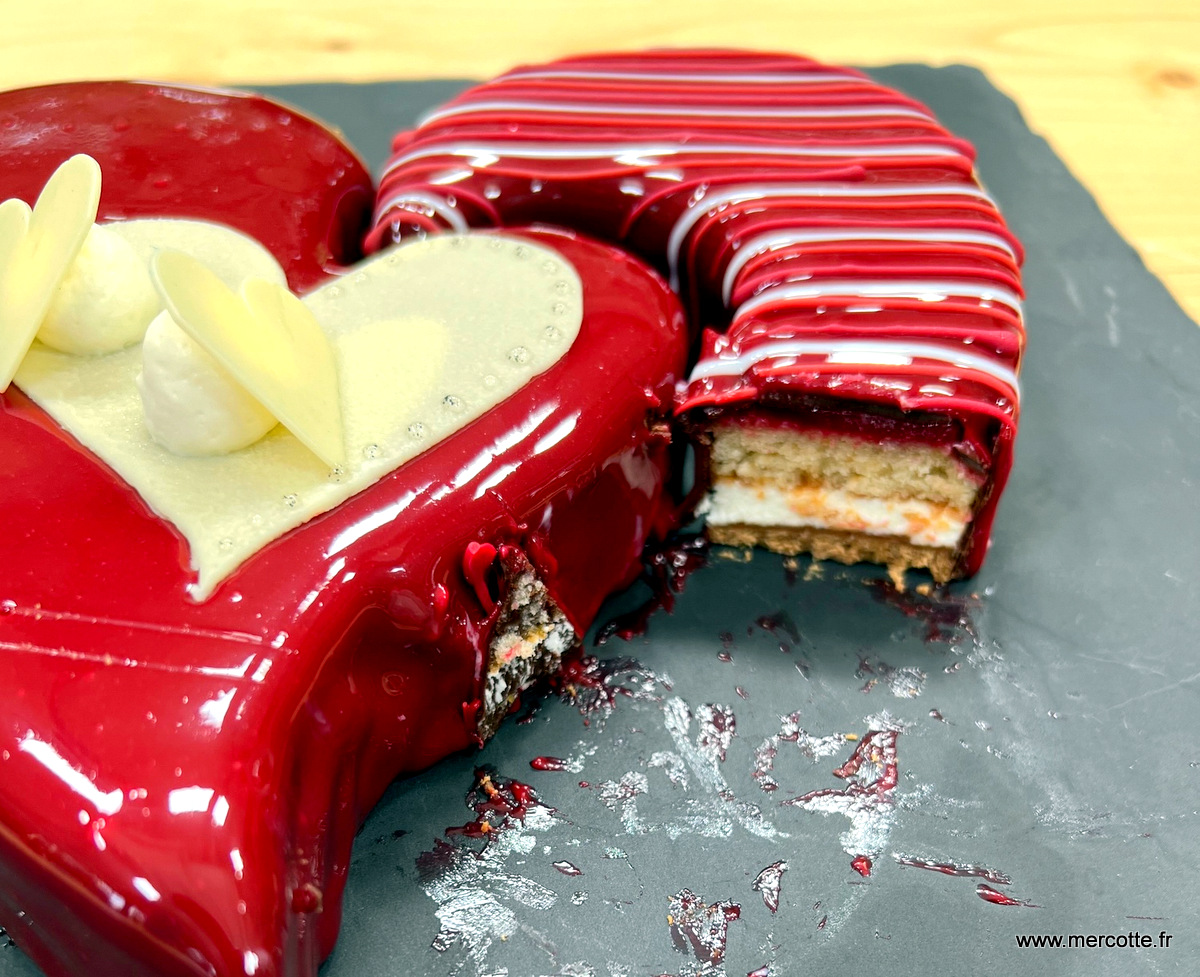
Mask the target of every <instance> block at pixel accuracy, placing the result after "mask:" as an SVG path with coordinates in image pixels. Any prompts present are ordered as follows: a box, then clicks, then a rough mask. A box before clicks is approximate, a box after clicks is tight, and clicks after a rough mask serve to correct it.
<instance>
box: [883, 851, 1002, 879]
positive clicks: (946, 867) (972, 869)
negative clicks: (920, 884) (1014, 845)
mask: <svg viewBox="0 0 1200 977" xmlns="http://www.w3.org/2000/svg"><path fill="white" fill-rule="evenodd" d="M894 857H895V859H896V864H898V865H903V866H904V867H906V868H923V869H925V870H926V871H929V872H940V873H941V874H942V875H952V876H954V877H955V878H976V879H985V880H986V881H988V882H992V883H994V884H996V885H1011V884H1012V879H1011V878H1009V876H1007V875H1005V874H1004V873H1003V872H997V871H996V870H995V869H990V868H986V867H985V866H983V865H956V864H954V863H953V862H932V861H928V860H927V859H924V858H911V857H908V856H905V855H896V856H894Z"/></svg>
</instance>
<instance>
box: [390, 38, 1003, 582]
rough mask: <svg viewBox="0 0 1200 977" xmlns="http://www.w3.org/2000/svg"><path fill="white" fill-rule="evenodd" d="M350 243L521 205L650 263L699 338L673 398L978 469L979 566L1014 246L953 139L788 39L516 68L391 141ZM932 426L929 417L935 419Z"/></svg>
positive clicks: (516, 220) (509, 216) (995, 491)
mask: <svg viewBox="0 0 1200 977" xmlns="http://www.w3.org/2000/svg"><path fill="white" fill-rule="evenodd" d="M394 150H395V155H394V157H393V159H392V161H391V163H390V164H389V165H388V167H387V169H386V170H385V172H384V175H383V178H382V181H381V185H380V192H379V203H378V205H377V206H376V212H375V227H374V229H373V230H372V232H371V234H370V235H369V237H368V248H370V247H377V246H379V245H380V244H382V243H383V242H384V241H387V240H399V239H403V238H405V237H407V236H411V235H413V234H424V233H430V232H434V231H441V230H446V229H461V228H463V227H468V226H489V225H494V224H500V225H514V224H518V225H519V224H523V223H526V222H529V221H549V222H552V223H557V224H564V225H566V226H570V227H573V228H576V229H579V230H583V231H586V232H588V233H591V234H596V235H598V236H601V237H604V238H607V239H609V240H613V241H617V242H620V243H621V244H622V245H623V246H625V247H627V248H629V249H631V250H633V251H634V252H636V253H639V254H641V255H642V256H643V257H645V258H647V259H648V260H650V261H651V262H653V263H655V264H657V265H658V266H659V267H660V269H661V270H663V271H664V272H665V273H666V274H668V275H669V277H670V278H671V280H672V282H673V283H674V284H675V285H676V286H677V287H678V288H679V290H680V294H681V295H683V296H684V297H685V299H686V301H687V304H688V306H689V309H690V312H691V319H692V325H693V329H694V330H696V331H697V332H699V331H700V329H701V328H702V327H706V326H707V327H713V328H712V329H711V330H710V331H706V332H705V333H704V336H703V339H702V341H701V344H700V353H699V362H698V363H697V364H696V366H695V369H694V371H693V374H692V377H691V382H690V384H689V385H688V386H687V389H686V391H685V392H684V393H683V395H682V397H681V400H680V405H679V406H680V409H681V411H683V412H685V413H686V414H687V415H688V417H689V419H690V420H691V421H692V422H694V423H695V424H697V425H699V426H704V425H708V424H711V422H712V421H713V420H714V419H715V417H717V416H720V415H724V414H730V413H736V414H738V415H746V414H747V413H753V412H755V411H757V410H759V409H760V408H762V407H763V406H764V405H766V406H768V407H769V408H770V409H772V410H777V411H778V410H782V411H791V412H792V413H794V414H795V415H797V416H798V417H801V418H802V419H803V423H805V424H808V425H811V426H812V427H814V428H815V429H817V430H823V429H824V424H825V422H824V418H825V417H826V416H827V415H826V414H825V413H823V412H822V411H817V412H816V416H815V417H814V416H813V411H812V410H811V408H812V406H813V405H814V404H817V403H824V402H828V401H831V400H832V401H836V402H837V403H839V404H841V405H842V407H841V413H842V421H843V423H842V424H841V427H842V428H845V427H846V424H845V423H844V422H845V418H846V417H849V416H851V414H852V415H853V416H854V417H856V418H858V421H857V424H856V425H854V424H852V425H851V430H852V431H853V432H854V433H859V434H861V435H862V436H864V437H871V438H873V437H875V436H876V435H877V428H878V425H879V418H880V417H881V416H884V417H888V418H890V421H891V428H892V431H893V433H897V432H899V433H900V434H901V437H902V439H903V440H921V439H923V436H924V434H925V433H928V429H929V424H928V420H929V417H930V415H937V416H940V417H941V418H943V419H944V420H946V421H948V422H949V423H950V425H951V426H952V427H953V429H954V430H953V432H952V433H951V434H950V435H949V436H948V437H947V436H945V435H942V436H940V437H939V438H938V439H937V440H935V441H934V442H933V443H937V444H940V445H944V446H947V448H948V450H953V451H956V452H958V453H960V454H961V455H962V456H963V457H964V458H967V459H969V460H970V461H971V463H978V464H981V465H982V466H984V468H985V469H986V471H987V475H988V480H987V483H986V484H985V485H984V487H983V490H982V491H981V492H980V493H979V497H978V501H977V504H976V512H975V514H974V518H973V521H972V525H971V529H970V531H969V533H968V538H966V539H964V540H963V542H962V544H961V545H960V551H961V552H960V554H959V560H958V572H959V573H960V574H964V575H965V574H970V573H974V572H975V571H976V570H977V569H978V568H979V566H980V564H981V563H982V560H983V557H984V554H985V551H986V548H987V540H988V537H989V535H990V527H991V523H992V519H993V517H994V513H995V506H996V502H997V500H998V498H999V495H1000V491H1001V489H1002V488H1003V486H1004V483H1005V481H1006V479H1007V477H1008V472H1009V469H1010V467H1011V451H1012V443H1013V439H1014V437H1015V432H1016V420H1017V399H1018V391H1017V389H1016V372H1017V369H1018V368H1019V364H1020V357H1021V352H1022V349H1023V345H1024V329H1023V326H1022V323H1021V294H1022V293H1021V285H1020V277H1019V272H1018V267H1019V264H1020V261H1021V259H1022V251H1021V247H1020V244H1019V243H1018V242H1017V240H1016V239H1015V238H1014V237H1013V235H1012V234H1011V233H1010V232H1009V231H1008V229H1007V228H1006V226H1005V224H1004V221H1003V219H1002V218H1001V216H1000V214H999V212H998V211H997V209H996V207H995V205H994V204H993V203H992V201H991V199H990V198H989V197H988V195H987V194H986V192H985V191H984V190H983V189H982V188H981V187H980V186H979V184H978V183H977V182H976V180H975V178H974V175H973V151H972V149H971V147H970V146H969V145H968V144H966V143H965V142H963V141H962V140H959V139H956V138H955V137H953V136H952V135H951V134H949V133H948V132H946V131H945V130H944V129H943V128H942V127H941V126H940V125H939V124H938V122H937V120H936V119H935V118H934V117H933V115H932V114H931V113H930V112H929V110H928V109H927V108H925V107H924V106H923V105H921V104H920V103H918V102H916V101H914V100H912V99H910V98H908V97H906V96H904V95H901V94H900V93H898V92H895V91H892V90H890V89H888V88H886V87H884V86H882V85H880V84H878V83H876V82H874V81H872V80H871V79H869V78H868V77H867V76H865V75H863V74H862V73H860V72H857V71H853V70H851V69H846V68H835V67H829V66H826V65H821V64H818V63H816V62H814V61H810V60H806V59H802V58H796V57H792V56H788V55H766V54H745V53H735V52H727V51H725V52H723V51H662V52H654V53H649V54H635V55H628V54H614V55H603V56H592V57H583V58H571V59H567V60H564V61H558V62H554V63H552V64H548V65H542V66H537V67H524V68H518V69H515V70H514V71H511V72H509V73H508V74H506V75H503V76H501V77H499V78H497V79H495V80H493V81H490V82H487V83H486V84H484V85H481V86H479V87H477V88H473V89H471V90H470V91H468V92H466V93H464V94H463V95H461V96H459V97H458V98H456V99H455V100H453V101H452V102H450V103H449V104H448V105H446V106H444V107H442V108H440V109H438V110H436V111H434V112H431V113H429V114H428V115H427V116H426V117H425V120H424V121H423V122H422V124H421V125H419V126H418V127H417V128H416V129H414V130H413V131H411V132H406V133H401V134H400V135H399V136H397V138H396V140H395V144H394ZM943 426H945V425H943Z"/></svg>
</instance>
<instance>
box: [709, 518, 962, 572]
mask: <svg viewBox="0 0 1200 977" xmlns="http://www.w3.org/2000/svg"><path fill="white" fill-rule="evenodd" d="M708 537H709V539H710V540H711V541H712V542H714V543H717V544H719V545H722V546H761V547H763V548H764V549H768V550H771V551H772V552H775V553H782V554H784V555H785V556H799V555H800V554H802V553H811V554H812V556H813V557H814V558H815V559H818V560H833V561H835V562H837V563H881V564H883V565H884V566H886V567H887V569H888V573H889V574H890V575H891V576H892V577H893V578H898V577H901V576H902V575H903V573H904V571H905V570H914V569H925V570H928V571H929V573H930V575H931V576H932V577H933V579H934V580H936V581H937V582H938V583H947V582H948V581H950V580H951V579H952V578H953V577H954V568H955V558H956V554H955V551H954V550H953V549H951V548H949V547H935V546H917V545H915V544H913V543H911V542H909V541H908V540H907V539H903V538H902V537H899V536H873V535H870V534H868V533H860V532H853V531H850V530H845V529H818V528H814V527H812V526H752V525H750V524H748V523H732V524H730V525H727V526H709V527H708Z"/></svg>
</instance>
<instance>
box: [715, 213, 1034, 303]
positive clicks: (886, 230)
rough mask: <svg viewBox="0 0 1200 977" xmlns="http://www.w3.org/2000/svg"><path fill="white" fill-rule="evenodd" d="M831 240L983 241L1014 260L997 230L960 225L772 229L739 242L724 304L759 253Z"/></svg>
mask: <svg viewBox="0 0 1200 977" xmlns="http://www.w3.org/2000/svg"><path fill="white" fill-rule="evenodd" d="M831 241H927V242H930V243H933V244H982V245H986V246H988V247H992V248H999V249H1000V250H1001V251H1004V252H1006V253H1007V254H1008V255H1009V256H1010V257H1011V258H1012V259H1013V260H1014V261H1015V260H1016V257H1017V256H1016V254H1015V253H1014V252H1013V248H1012V245H1011V244H1009V243H1008V242H1007V241H1006V240H1004V238H1002V237H1000V235H998V234H988V233H986V232H984V231H972V230H966V229H962V228H951V227H947V228H938V229H933V228H903V227H862V226H858V227H814V228H809V229H805V230H795V231H775V232H772V233H767V234H759V235H757V236H756V237H752V238H750V239H749V240H748V241H746V242H745V243H743V244H742V246H741V247H739V248H738V250H737V251H736V252H735V254H734V256H733V258H732V259H730V262H729V266H728V267H727V268H726V269H725V279H724V282H723V284H722V287H721V294H722V295H723V296H724V299H725V304H726V305H728V304H729V299H730V296H731V295H732V294H733V284H734V282H735V281H736V279H737V276H738V275H739V274H740V273H741V271H742V269H743V268H745V267H746V265H747V264H749V263H750V261H751V260H752V259H754V258H756V257H758V256H759V255H760V254H764V253H765V252H768V251H774V250H776V249H778V248H786V247H788V246H790V245H793V244H816V243H823V242H831Z"/></svg>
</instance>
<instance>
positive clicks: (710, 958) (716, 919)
mask: <svg viewBox="0 0 1200 977" xmlns="http://www.w3.org/2000/svg"><path fill="white" fill-rule="evenodd" d="M668 904H669V908H668V911H667V925H668V926H669V927H670V930H671V941H672V942H673V943H674V944H675V949H677V950H678V951H679V952H680V953H686V954H689V955H690V956H693V957H695V958H696V960H698V961H699V962H700V963H701V964H719V963H720V962H721V961H722V960H724V959H725V951H726V948H727V944H728V942H729V924H730V923H731V922H733V921H734V920H735V919H740V918H741V915H742V908H741V906H739V905H738V904H737V903H735V902H730V901H728V900H722V901H721V902H714V903H713V904H712V905H708V904H707V903H705V901H704V899H703V898H701V897H700V896H698V895H696V894H695V893H694V892H692V890H691V889H681V890H680V891H679V892H677V893H675V895H673V896H671V897H670V899H669V900H668Z"/></svg>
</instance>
